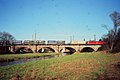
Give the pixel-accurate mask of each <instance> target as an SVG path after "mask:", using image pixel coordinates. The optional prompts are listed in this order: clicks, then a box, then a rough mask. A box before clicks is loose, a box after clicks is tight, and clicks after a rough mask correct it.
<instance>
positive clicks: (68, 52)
mask: <svg viewBox="0 0 120 80" xmlns="http://www.w3.org/2000/svg"><path fill="white" fill-rule="evenodd" d="M60 52H62V53H64V54H65V55H72V54H74V53H75V52H76V50H75V49H74V48H71V47H65V49H61V50H60Z"/></svg>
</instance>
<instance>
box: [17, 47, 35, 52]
mask: <svg viewBox="0 0 120 80" xmlns="http://www.w3.org/2000/svg"><path fill="white" fill-rule="evenodd" d="M15 53H33V51H32V49H30V48H28V47H20V48H18V49H16V51H15Z"/></svg>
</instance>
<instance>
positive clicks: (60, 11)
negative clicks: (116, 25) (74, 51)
mask: <svg viewBox="0 0 120 80" xmlns="http://www.w3.org/2000/svg"><path fill="white" fill-rule="evenodd" d="M113 11H117V12H120V0H0V32H3V31H6V32H9V33H11V34H12V35H14V37H15V38H16V39H17V40H27V39H32V35H34V34H35V32H36V35H37V39H40V40H66V41H70V39H71V38H72V37H73V36H74V40H83V39H84V38H85V39H86V40H90V39H93V37H94V35H96V38H97V40H99V39H100V38H101V36H102V35H104V34H106V33H107V30H106V29H105V28H103V27H102V25H104V24H106V25H108V26H109V27H110V28H113V23H112V20H111V19H110V17H109V15H110V14H111V13H112V12H113ZM70 36H71V37H70Z"/></svg>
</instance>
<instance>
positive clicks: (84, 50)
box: [80, 47, 94, 52]
mask: <svg viewBox="0 0 120 80" xmlns="http://www.w3.org/2000/svg"><path fill="white" fill-rule="evenodd" d="M93 51H94V49H93V48H91V47H85V48H83V49H82V50H81V51H80V52H93Z"/></svg>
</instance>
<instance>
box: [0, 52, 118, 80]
mask: <svg viewBox="0 0 120 80" xmlns="http://www.w3.org/2000/svg"><path fill="white" fill-rule="evenodd" d="M119 62H120V55H114V54H102V53H81V54H73V55H69V56H61V57H57V58H51V59H45V60H37V61H33V62H27V63H24V64H19V65H13V66H6V67H0V79H1V80H9V79H11V80H15V79H19V80H97V79H98V77H99V76H100V75H102V74H104V73H106V68H107V67H108V66H109V65H112V66H114V65H116V64H117V63H119ZM113 74H116V73H115V72H114V73H113ZM101 80H102V79H101ZM103 80H104V79H103Z"/></svg>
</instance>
